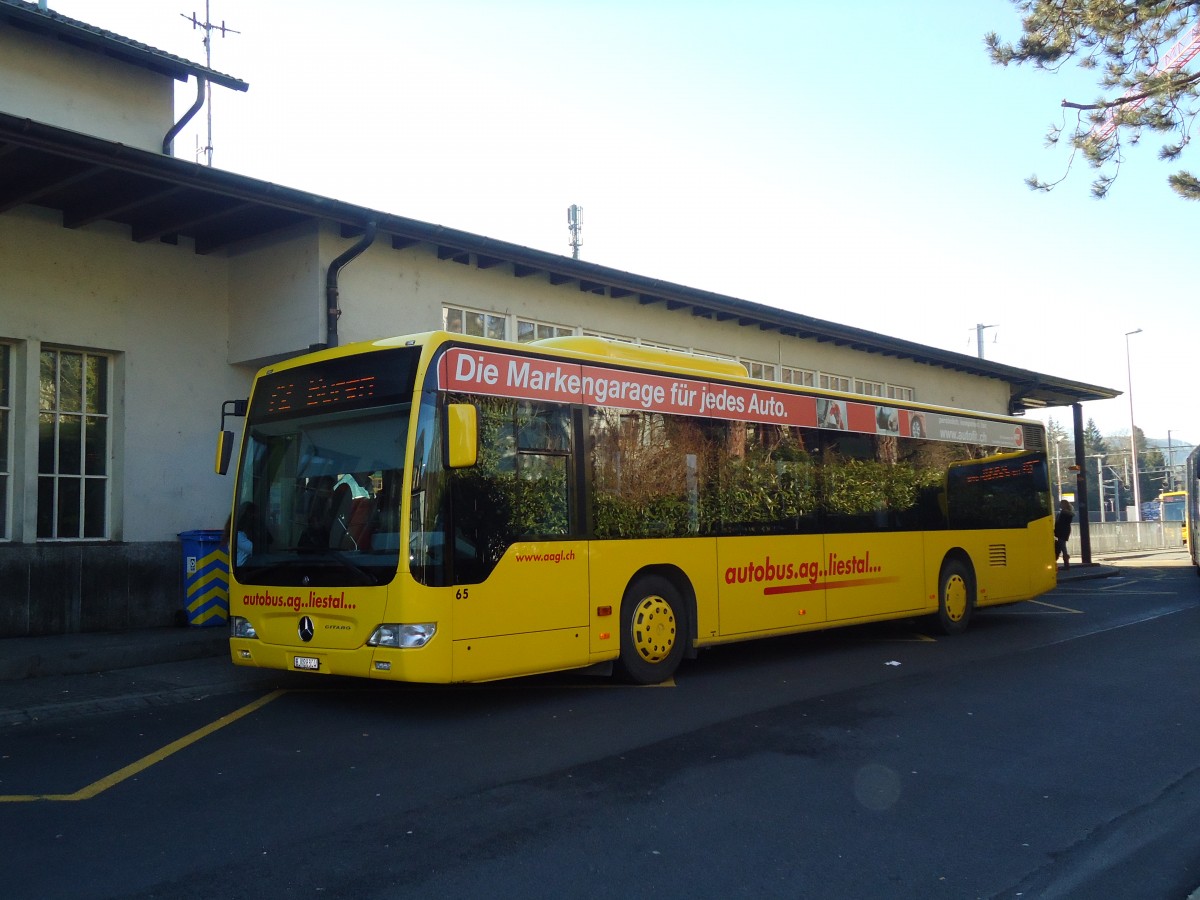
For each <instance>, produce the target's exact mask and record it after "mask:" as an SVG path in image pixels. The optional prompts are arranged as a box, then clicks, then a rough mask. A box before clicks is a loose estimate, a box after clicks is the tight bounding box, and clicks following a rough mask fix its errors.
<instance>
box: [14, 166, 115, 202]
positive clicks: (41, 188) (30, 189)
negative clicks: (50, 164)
mask: <svg viewBox="0 0 1200 900" xmlns="http://www.w3.org/2000/svg"><path fill="white" fill-rule="evenodd" d="M102 171H104V167H103V166H84V167H83V168H81V169H78V170H77V171H75V172H72V173H71V174H70V175H59V176H56V177H53V178H47V179H45V180H43V181H40V182H38V183H32V182H31V181H30V180H25V181H23V182H22V183H21V184H20V186H19V187H16V189H15V190H11V191H9V192H8V193H6V194H4V195H3V196H0V212H7V211H8V210H10V209H13V208H14V207H17V206H20V205H21V204H23V203H36V201H37V200H38V199H39V198H40V197H44V196H45V195H46V194H49V193H51V192H52V191H57V190H60V189H62V188H66V187H70V186H71V185H73V184H79V183H80V182H81V181H87V180H88V179H89V178H92V177H94V176H95V175H97V174H99V173H100V172H102Z"/></svg>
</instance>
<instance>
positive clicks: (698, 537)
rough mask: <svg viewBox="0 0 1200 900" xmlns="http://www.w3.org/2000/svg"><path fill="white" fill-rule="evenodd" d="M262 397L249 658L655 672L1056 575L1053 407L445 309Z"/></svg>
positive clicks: (321, 669) (238, 621)
mask: <svg viewBox="0 0 1200 900" xmlns="http://www.w3.org/2000/svg"><path fill="white" fill-rule="evenodd" d="M242 410H244V411H245V413H246V416H247V418H246V422H245V427H244V433H243V439H242V447H241V453H240V460H239V463H238V468H237V483H236V486H235V489H234V494H235V503H234V512H233V515H232V517H231V522H232V523H233V525H232V530H233V531H234V532H235V535H234V536H231V538H230V541H231V545H232V543H233V542H234V541H236V545H237V546H236V552H231V579H230V627H231V638H230V650H231V654H232V658H233V661H234V662H235V663H237V664H239V665H244V666H260V667H267V668H276V669H288V670H301V671H309V672H317V673H332V674H338V675H353V676H362V677H369V678H381V679H395V680H402V681H419V682H436V683H450V682H472V681H482V680H490V679H497V678H506V677H512V676H519V675H527V674H532V673H539V672H550V671H556V670H565V669H583V668H586V667H596V669H597V670H599V671H607V670H613V671H615V673H616V674H618V675H620V676H622V677H624V678H625V679H626V680H629V681H632V682H635V683H656V682H661V681H663V680H665V679H668V678H669V677H671V675H672V674H673V673H674V671H675V669H676V667H677V666H678V665H679V663H680V660H681V659H682V658H684V657H685V656H686V657H691V656H693V655H695V653H696V651H698V650H699V649H700V648H704V647H711V646H714V645H718V644H722V643H727V642H732V641H743V640H747V639H751V638H763V637H769V636H773V635H783V634H791V633H795V632H803V631H809V630H815V629H822V628H831V627H836V626H841V625H853V624H859V623H865V622H873V621H880V620H885V619H897V618H906V617H914V616H929V617H930V620H931V622H932V623H933V624H934V625H936V626H937V627H939V628H940V629H941V630H942V631H944V632H947V633H957V632H960V631H962V630H963V629H965V628H966V626H967V624H968V622H969V621H970V619H971V616H972V614H973V611H974V610H975V609H976V608H977V607H985V606H992V605H999V604H1005V603H1013V602H1016V601H1020V600H1025V599H1029V598H1032V597H1035V596H1037V595H1038V594H1041V593H1043V592H1044V591H1047V590H1049V589H1051V588H1053V587H1054V586H1055V577H1056V576H1055V560H1054V550H1053V547H1054V538H1053V533H1052V532H1053V523H1052V508H1051V496H1050V485H1049V480H1048V478H1047V471H1048V469H1047V462H1046V451H1045V446H1046V441H1045V433H1044V429H1043V426H1042V425H1041V423H1038V422H1033V421H1024V420H1021V419H1015V418H1009V417H1003V416H995V415H989V414H982V413H976V412H964V411H957V410H950V409H939V408H934V407H932V406H921V405H916V404H900V403H895V402H890V401H886V400H881V399H879V398H865V397H861V396H852V395H849V394H840V393H832V392H824V393H823V392H819V391H815V390H805V389H799V388H793V387H791V386H788V385H784V384H780V383H773V382H763V381H756V380H752V379H750V378H748V377H747V375H746V370H745V369H744V368H743V367H742V366H741V365H739V364H738V363H736V362H733V361H729V360H719V359H711V358H707V357H702V356H694V355H690V354H685V353H675V352H670V351H665V350H654V349H649V348H643V347H638V346H634V345H631V344H623V343H618V342H613V341H606V340H601V339H598V338H588V337H566V338H553V339H548V340H543V341H537V342H534V343H530V344H512V343H504V342H499V341H492V340H485V339H477V338H472V337H467V336H464V335H458V334H449V333H445V332H432V333H427V334H418V335H412V336H407V337H398V338H392V339H387V340H380V341H375V342H370V343H361V344H356V345H350V346H346V347H341V348H337V349H330V350H325V351H321V352H318V353H315V354H311V355H308V356H305V357H302V358H298V359H294V360H290V361H287V362H282V363H279V364H277V365H273V366H270V367H268V368H266V369H263V370H262V371H261V372H260V373H259V374H258V376H257V378H256V379H255V382H254V385H253V390H252V394H251V397H250V399H249V403H248V406H247V405H246V404H239V410H238V411H239V412H240V411H242ZM222 427H223V426H222ZM223 436H224V437H226V438H228V437H229V436H230V433H229V432H223ZM218 457H219V459H218V469H219V470H220V469H221V468H223V465H222V463H221V461H220V454H218Z"/></svg>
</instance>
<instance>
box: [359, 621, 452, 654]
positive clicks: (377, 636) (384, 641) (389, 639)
mask: <svg viewBox="0 0 1200 900" xmlns="http://www.w3.org/2000/svg"><path fill="white" fill-rule="evenodd" d="M436 632H437V623H436V622H422V623H421V624H419V625H401V624H395V625H393V624H383V625H380V626H379V627H378V628H376V629H375V631H374V632H372V634H371V636H370V638H368V639H367V646H368V647H399V648H402V649H413V648H416V647H424V646H425V645H426V644H428V643H429V642H430V641H431V640H432V639H433V636H434V634H435V633H436Z"/></svg>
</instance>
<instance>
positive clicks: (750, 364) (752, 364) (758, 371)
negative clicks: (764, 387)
mask: <svg viewBox="0 0 1200 900" xmlns="http://www.w3.org/2000/svg"><path fill="white" fill-rule="evenodd" d="M738 362H740V363H741V364H742V365H744V366H745V367H746V371H747V372H749V373H750V377H751V378H757V379H758V380H759V381H778V375H779V367H778V366H777V365H775V363H769V362H761V361H759V360H757V359H741V360H738Z"/></svg>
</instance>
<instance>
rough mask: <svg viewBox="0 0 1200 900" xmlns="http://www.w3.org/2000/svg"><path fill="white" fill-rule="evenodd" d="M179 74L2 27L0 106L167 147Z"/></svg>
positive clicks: (150, 146)
mask: <svg viewBox="0 0 1200 900" xmlns="http://www.w3.org/2000/svg"><path fill="white" fill-rule="evenodd" d="M174 84H175V82H174V79H172V78H169V77H166V76H163V75H155V74H154V73H152V72H150V71H148V70H146V69H142V68H137V67H134V66H131V65H128V64H127V63H120V62H117V61H115V60H112V59H110V58H108V57H106V56H102V55H101V54H99V53H96V52H94V51H88V50H81V49H78V48H75V47H71V46H69V45H67V44H64V43H63V42H62V41H56V40H51V39H49V38H44V37H40V36H38V35H33V34H29V33H28V32H24V31H20V30H19V29H16V28H11V27H6V26H2V25H0V110H3V111H4V112H6V113H9V114H10V115H14V116H20V117H21V118H26V119H33V120H34V121H35V122H44V123H46V124H48V125H57V126H58V127H60V128H68V129H70V130H71V131H78V132H80V133H81V134H91V135H95V136H96V137H101V138H105V139H106V140H110V141H120V142H121V143H122V144H127V145H129V146H131V147H139V148H141V149H143V150H151V151H153V152H155V153H161V152H162V141H163V137H164V136H165V135H166V133H167V132H168V131H169V130H170V129H171V125H172V124H173V123H174V119H173V118H172V115H173V111H174V104H175V99H174Z"/></svg>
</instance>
